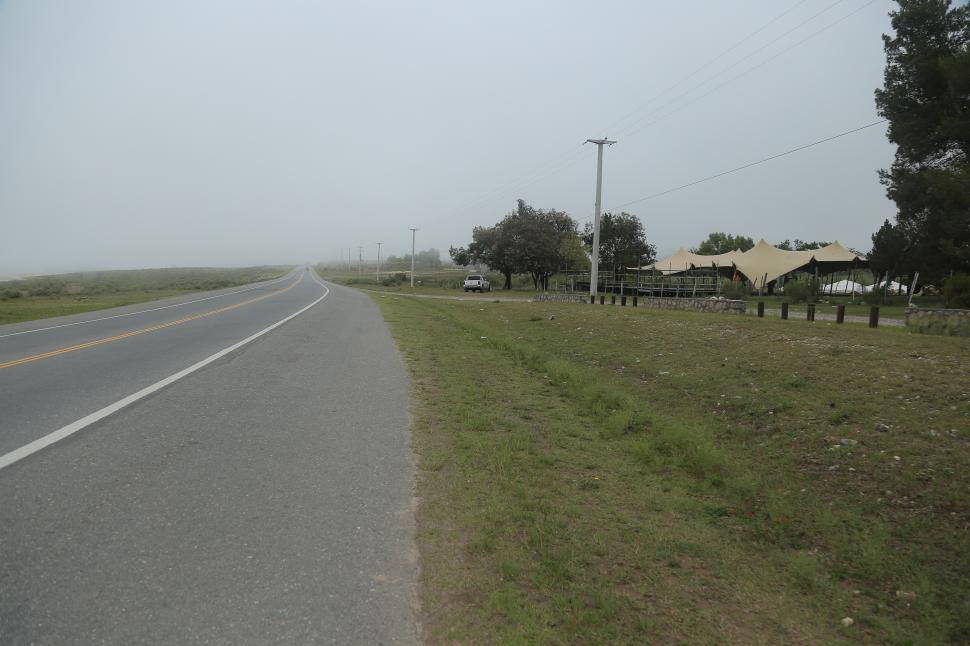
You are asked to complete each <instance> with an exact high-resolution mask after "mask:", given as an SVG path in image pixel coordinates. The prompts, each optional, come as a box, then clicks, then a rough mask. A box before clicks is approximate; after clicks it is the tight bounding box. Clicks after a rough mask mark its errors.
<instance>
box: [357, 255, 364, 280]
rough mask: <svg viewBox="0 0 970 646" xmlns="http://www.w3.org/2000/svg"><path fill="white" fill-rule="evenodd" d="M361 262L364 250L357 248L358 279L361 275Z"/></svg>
mask: <svg viewBox="0 0 970 646" xmlns="http://www.w3.org/2000/svg"><path fill="white" fill-rule="evenodd" d="M363 260H364V248H363V247H357V277H358V278H360V277H361V276H362V275H363V273H362V270H361V264H362V263H363Z"/></svg>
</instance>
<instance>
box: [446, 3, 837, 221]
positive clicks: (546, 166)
mask: <svg viewBox="0 0 970 646" xmlns="http://www.w3.org/2000/svg"><path fill="white" fill-rule="evenodd" d="M843 1H844V0H836V2H834V3H833V4H831V5H829V6H827V7H826V8H825V9H822V10H821V11H819V12H818V13H815V14H813V15H812V16H811V17H809V18H808V19H806V20H803V21H802V22H800V23H798V24H797V25H795V27H793V28H792V29H789V30H788V31H786V32H785V33H784V34H782V35H781V36H779V37H777V38H775V39H774V40H771V41H770V42H769V43H768V44H767V45H764V46H762V47H760V48H758V49H756V50H755V51H754V52H751V53H750V54H748V55H747V56H745V57H744V58H742V59H740V60H739V61H737V62H736V63H735V64H734V65H732V66H730V67H728V68H725V69H723V70H721V71H720V72H718V73H717V74H715V75H714V76H712V77H710V78H708V79H707V80H705V81H703V82H702V83H700V84H699V85H696V86H694V87H693V88H691V89H690V90H688V91H687V92H686V93H684V94H681V95H680V96H678V97H677V98H675V99H674V100H673V101H676V100H678V99H680V98H682V97H683V96H686V95H687V94H690V93H691V92H693V91H694V90H696V89H697V88H698V87H700V86H702V85H704V84H705V83H709V82H710V81H712V80H714V79H715V78H717V77H718V76H720V75H721V74H723V73H724V72H726V71H728V70H730V69H732V68H733V67H734V66H736V65H737V64H739V63H741V62H743V61H744V60H747V59H748V58H750V57H751V56H752V55H754V54H757V53H758V52H760V51H762V50H763V49H764V48H765V47H768V46H770V45H771V44H773V43H775V42H777V41H778V40H780V39H781V38H783V37H785V36H787V35H788V34H790V33H792V32H793V31H795V30H797V29H798V28H799V27H801V26H803V25H805V24H806V23H808V22H811V21H812V20H814V19H815V18H817V17H818V16H820V15H822V14H823V13H825V12H826V11H828V10H829V9H831V8H832V7H834V6H835V5H837V4H839V3H841V2H843ZM806 2H808V0H799V1H798V2H796V3H795V4H793V5H792V6H790V7H789V8H788V9H786V10H784V11H783V12H781V13H780V14H778V15H776V16H775V17H774V18H772V19H771V20H769V21H768V22H766V23H764V24H763V25H761V26H760V27H758V28H757V29H755V30H754V31H752V32H750V33H749V34H748V35H746V36H745V37H743V38H741V39H740V40H738V41H736V42H735V43H734V44H733V45H731V46H730V47H728V48H727V49H725V50H723V51H721V52H720V53H719V54H718V55H717V56H715V57H713V58H711V59H710V60H708V61H707V62H705V63H703V64H702V65H700V66H699V67H697V68H696V69H695V70H694V71H692V72H691V73H689V74H687V75H686V76H684V77H683V78H681V79H680V80H679V81H677V82H676V83H674V84H673V85H671V86H669V87H668V88H666V89H664V90H662V91H661V92H659V93H658V94H656V95H654V96H653V97H652V98H651V99H649V100H648V101H647V102H646V103H643V104H641V105H640V107H638V108H637V109H636V110H633V111H632V112H630V113H628V114H626V115H624V116H622V117H620V118H619V119H616V120H614V121H613V122H612V123H611V124H610V125H609V126H607V128H604V129H600V130H599V132H607V131H609V130H610V129H612V128H613V127H615V126H617V125H619V124H621V123H623V122H624V121H626V120H627V119H629V118H630V117H631V116H634V115H636V114H637V113H639V112H641V111H642V110H644V109H645V108H646V107H647V106H649V105H650V104H652V103H653V102H654V101H656V100H657V99H659V98H660V97H662V96H664V95H665V94H666V93H668V92H670V91H671V90H674V89H676V88H678V87H680V86H681V85H683V84H684V83H685V82H687V81H688V80H690V79H691V78H693V77H694V76H696V75H697V74H699V73H700V72H702V71H704V70H705V69H707V68H709V67H710V66H711V65H713V64H715V63H717V62H718V61H719V60H722V59H723V57H724V56H725V55H727V54H729V53H731V52H732V51H734V50H735V49H737V48H738V47H740V46H741V45H743V44H744V43H745V42H747V41H748V40H750V39H751V38H753V37H754V36H756V35H758V34H759V33H761V32H763V31H764V30H765V29H767V28H768V27H770V26H771V25H773V24H775V23H776V22H778V21H779V20H781V19H782V18H784V17H785V16H787V15H788V14H790V13H791V12H792V11H794V10H795V9H797V8H798V7H800V6H802V5H803V4H805V3H806ZM671 103H672V102H668V103H667V104H666V105H670V104H671ZM666 105H665V106H661V107H660V108H658V109H657V110H653V111H651V112H656V111H659V110H662V109H663V108H664V107H666ZM649 114H650V113H648V114H647V115H645V116H649ZM641 121H642V119H637V120H635V121H633V122H632V123H630V124H628V126H626V127H630V126H633V125H636V124H638V123H640V122H641ZM648 125H649V124H648ZM580 152H584V151H583V150H582V146H580V147H578V148H572V149H570V150H569V151H565V152H563V153H562V154H560V155H557V156H556V157H555V158H553V159H551V160H550V161H549V162H547V163H542V164H539V165H538V166H535V167H533V169H532V170H531V171H527V173H526V174H525V175H522V176H519V178H517V179H513V180H512V181H510V182H505V183H503V184H502V185H500V186H499V187H497V188H495V189H492V190H490V191H487V192H485V193H483V194H480V195H479V197H476V198H472V199H471V200H467V201H464V202H462V203H461V204H459V205H458V206H457V207H456V210H460V209H464V208H470V207H473V206H477V205H479V204H481V203H482V202H484V201H486V200H488V199H489V198H492V197H495V196H497V195H500V194H502V193H506V192H509V191H512V190H521V189H522V188H524V187H526V186H531V185H532V184H534V183H536V182H538V181H540V180H541V179H545V178H546V177H548V176H550V175H554V174H556V173H558V172H560V171H562V170H564V169H566V168H568V167H570V166H573V165H575V164H577V163H578V162H580V161H582V159H583V158H584V157H585V155H583V154H579V155H578V156H577V153H580Z"/></svg>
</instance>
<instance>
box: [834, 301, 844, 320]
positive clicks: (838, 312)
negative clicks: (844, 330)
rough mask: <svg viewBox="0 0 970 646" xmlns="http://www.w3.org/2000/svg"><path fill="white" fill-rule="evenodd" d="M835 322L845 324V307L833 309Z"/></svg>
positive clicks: (840, 306)
mask: <svg viewBox="0 0 970 646" xmlns="http://www.w3.org/2000/svg"><path fill="white" fill-rule="evenodd" d="M835 322H836V323H845V305H839V306H838V307H837V308H835Z"/></svg>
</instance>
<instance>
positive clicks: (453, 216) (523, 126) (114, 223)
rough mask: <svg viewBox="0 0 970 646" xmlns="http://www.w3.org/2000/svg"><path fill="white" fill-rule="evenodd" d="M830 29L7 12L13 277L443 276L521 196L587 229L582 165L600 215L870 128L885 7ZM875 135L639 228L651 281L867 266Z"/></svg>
mask: <svg viewBox="0 0 970 646" xmlns="http://www.w3.org/2000/svg"><path fill="white" fill-rule="evenodd" d="M834 2H835V0H802V1H801V2H797V0H785V1H784V2H777V1H770V0H742V1H741V2H738V1H737V0H717V1H711V2H704V3H671V2H666V3H657V2H637V1H633V0H629V1H625V2H622V1H609V0H607V1H598V2H585V3H580V2H561V1H552V0H549V1H547V2H529V1H518V0H517V1H515V2H494V1H482V2H460V1H456V0H442V1H440V2H427V1H423V0H409V1H408V2H339V3H338V2H325V1H318V2H308V1H307V2H299V1H296V0H286V1H284V0H280V1H274V2H251V1H245V0H204V1H203V0H192V1H178V0H166V1H165V2H157V1H151V2H150V1H136V0H114V1H107V0H106V1H97V0H91V1H87V2H76V1H74V0H63V1H52V0H6V1H4V0H0V273H3V272H5V273H12V272H23V273H29V272H45V271H68V270H74V269H95V268H127V267H165V266H170V265H179V266H187V265H249V264H261V263H297V262H303V261H317V260H321V259H336V258H338V257H339V256H340V255H341V253H344V254H346V249H347V248H348V247H351V248H353V254H354V256H355V257H356V254H357V247H358V246H359V245H363V246H364V258H365V260H367V259H373V258H374V257H375V256H376V246H375V245H374V244H373V243H374V242H377V241H382V242H384V243H385V245H384V250H383V253H384V254H385V255H386V254H402V253H404V252H408V251H410V242H411V237H410V231H408V227H411V226H416V227H420V229H421V230H420V231H419V232H418V248H419V249H424V248H428V247H432V246H433V247H437V248H439V249H441V250H442V252H443V255H445V256H446V255H447V254H446V250H447V248H448V246H449V245H459V244H466V243H467V242H468V241H469V240H470V237H471V229H472V227H473V226H475V225H477V224H492V223H494V222H496V221H498V220H499V219H501V217H502V216H503V215H504V214H505V213H507V212H508V211H509V210H510V209H511V208H512V207H513V204H514V201H515V199H516V198H519V197H521V198H523V199H525V200H527V201H528V202H529V203H531V204H533V205H534V206H536V207H540V208H553V207H554V208H558V209H563V210H566V211H567V212H569V213H570V214H571V215H572V216H573V217H574V218H575V219H577V220H578V221H579V222H580V223H581V224H582V223H583V222H585V221H587V220H590V219H591V218H592V211H593V201H594V189H595V149H594V148H593V147H592V146H589V145H587V146H582V142H583V141H584V140H585V139H587V138H591V137H602V136H609V137H611V138H614V139H618V140H619V142H618V143H617V145H615V146H613V147H612V148H610V149H608V150H607V151H606V153H605V165H604V198H603V204H604V208H606V209H609V208H610V207H611V206H612V205H616V204H621V203H624V202H628V201H630V200H634V199H637V198H640V197H643V196H646V195H651V194H654V193H657V192H660V191H663V190H666V189H669V188H672V187H674V186H678V185H680V184H684V183H687V182H690V181H693V180H696V179H699V178H701V177H704V176H707V175H711V174H714V173H718V172H721V171H723V170H727V169H729V168H732V167H735V166H738V165H741V164H744V163H747V162H751V161H755V160H757V159H760V158H763V157H766V156H769V155H772V154H775V153H779V152H782V151H785V150H788V149H790V148H794V147H796V146H800V145H803V144H806V143H810V142H812V141H816V140H818V139H822V138H824V137H827V136H830V135H833V134H836V133H839V132H842V131H845V130H849V129H851V128H855V127H858V126H861V125H865V124H867V123H870V122H872V121H875V120H877V119H878V116H877V115H876V111H875V106H874V103H873V90H874V89H875V88H876V87H878V86H880V85H881V82H882V69H883V66H884V62H885V59H884V54H883V51H882V41H881V38H880V35H881V34H882V33H888V32H889V30H890V25H889V19H888V17H887V12H888V11H889V10H890V9H892V8H893V7H894V6H895V5H894V4H893V3H891V2H889V1H888V0H875V1H873V2H869V0H842V1H840V2H835V6H832V5H833V3H834ZM796 5H797V6H796ZM793 6H794V7H795V8H794V9H793V10H792V11H790V13H788V14H787V15H785V16H784V17H782V18H780V19H779V20H777V21H776V22H775V23H773V24H771V25H770V26H768V27H766V28H765V29H764V30H763V31H761V32H760V33H758V34H756V35H754V36H752V37H751V38H749V39H748V40H746V41H744V42H743V43H741V44H740V45H738V46H737V47H735V48H734V49H733V50H730V51H728V52H727V53H724V52H725V50H728V49H729V48H731V47H732V46H733V45H735V44H736V43H738V41H740V40H741V39H742V38H744V37H745V36H747V35H748V34H750V33H751V32H753V31H754V30H756V29H758V28H759V27H762V26H763V25H765V23H767V22H768V21H770V20H771V19H773V18H775V17H776V16H778V15H779V14H781V13H782V12H783V11H785V10H786V9H789V8H791V7H793ZM826 8H828V10H827V11H824V13H822V14H821V15H820V16H818V17H817V18H815V19H814V20H812V21H811V22H809V23H807V24H805V25H804V26H802V27H800V28H799V29H797V30H795V31H793V32H792V33H791V34H788V35H787V36H784V37H782V38H780V39H779V40H778V41H777V42H776V43H774V44H773V45H770V46H768V47H767V48H765V49H764V50H762V51H760V52H757V53H754V54H751V53H752V52H755V51H756V50H758V49H759V48H761V47H762V46H764V45H765V44H766V43H769V42H770V41H772V40H774V39H776V38H779V37H780V36H782V34H784V33H785V32H786V31H788V30H789V29H791V28H793V27H795V26H796V25H798V24H799V23H800V22H802V21H804V20H806V19H808V18H810V17H811V16H813V15H814V14H816V13H819V12H822V11H823V10H825V9H826ZM860 8H861V9H860ZM857 9H860V10H859V11H858V12H857V13H855V14H854V15H851V16H849V17H847V18H844V20H842V21H841V22H838V23H837V24H835V25H834V26H832V27H831V28H829V29H828V30H826V31H824V32H822V33H820V34H818V35H817V36H814V37H812V38H810V39H809V40H807V41H806V42H804V43H802V44H800V45H797V46H794V47H793V48H792V49H791V50H790V51H788V52H786V53H783V54H781V55H779V56H777V57H776V58H774V59H773V60H770V61H768V62H765V61H766V60H767V59H769V58H771V57H772V56H775V55H776V54H778V53H779V52H781V51H782V50H784V49H786V48H789V47H792V46H793V45H796V44H797V43H798V42H799V41H800V40H802V39H804V38H806V37H808V36H810V35H811V34H812V33H813V32H816V31H818V30H819V29H822V28H823V27H825V26H827V25H830V24H832V23H836V21H839V20H840V19H842V18H843V17H845V16H847V15H848V14H850V13H852V12H853V11H856V10H857ZM749 55H750V56H749ZM746 56H749V57H748V58H746V59H745V60H743V61H741V62H738V61H739V60H741V59H744V57H746ZM711 61H713V62H711ZM708 63H710V64H709V65H708V66H707V67H704V68H702V69H701V71H700V72H697V73H696V74H694V75H693V76H689V75H690V74H691V73H692V72H694V71H695V70H697V69H698V68H701V67H702V66H703V65H705V64H708ZM759 65H760V67H757V66H759ZM732 66H733V67H732ZM755 67H757V69H753V70H752V71H750V72H747V73H745V72H746V71H747V70H749V69H751V68H755ZM725 68H730V69H729V70H727V71H723V70H725ZM722 71H723V72H722ZM739 74H742V75H741V76H740V77H739V78H736V79H734V80H731V79H732V78H733V77H736V76H738V75H739ZM708 79H712V80H710V81H707V80H708ZM705 81H707V82H705ZM678 83H679V85H677V86H676V88H675V89H673V90H671V91H669V92H667V93H666V94H661V95H660V98H657V99H656V100H654V101H653V102H652V103H651V102H650V101H651V99H654V97H656V96H657V95H658V94H659V93H661V92H662V91H664V90H665V89H667V88H669V87H670V86H673V85H675V84H678ZM722 83H725V84H724V85H723V87H720V88H718V89H716V90H714V91H713V92H711V90H712V89H713V88H715V87H716V86H718V85H719V84H722ZM685 93H687V94H686V95H685ZM705 93H709V94H707V96H702V95H704V94H705ZM628 115H629V116H628ZM626 116H628V118H626V119H625V120H624V119H622V118H623V117H626ZM618 120H620V121H619V123H617V121H618ZM885 131H886V127H885V125H881V126H877V127H874V128H870V129H868V130H866V131H863V132H860V133H857V134H853V135H849V136H847V137H843V138H841V139H839V140H836V141H833V142H830V143H827V144H823V145H820V146H816V147H815V148H812V149H810V150H806V151H803V152H800V153H796V154H794V155H790V156H787V157H784V158H782V159H779V160H776V161H773V162H771V163H769V164H765V165H762V166H758V167H755V168H751V169H748V170H745V171H742V172H740V173H737V174H734V175H730V176H727V177H724V178H721V179H718V180H714V181H711V182H708V183H705V184H701V185H698V186H696V187H693V188H690V189H687V190H684V191H680V192H676V193H672V194H670V195H666V196H663V197H660V198H657V199H653V200H649V201H646V202H642V203H639V204H635V205H632V206H630V207H626V208H625V209H624V210H627V211H629V212H631V213H634V214H636V215H638V216H639V217H640V218H641V219H642V221H643V223H644V225H645V228H646V231H647V236H648V238H649V240H650V241H651V242H653V243H655V244H656V246H657V251H658V253H659V254H660V255H661V256H662V255H665V254H668V253H672V252H673V251H675V250H676V249H677V247H679V246H684V247H689V246H693V245H696V244H697V243H698V242H700V240H701V239H703V238H704V237H705V236H706V234H707V233H708V232H710V231H713V230H725V231H728V232H733V233H741V234H745V235H749V236H752V237H753V238H755V240H757V239H758V238H761V237H764V238H765V239H767V240H768V241H769V242H778V241H780V240H782V239H785V238H802V239H806V240H816V239H819V240H833V239H838V240H839V241H841V242H842V243H843V244H846V245H849V246H853V247H856V248H858V249H861V250H863V251H865V250H868V249H869V246H870V239H869V236H870V235H871V233H872V232H873V231H875V230H876V229H877V228H878V227H879V225H880V224H881V223H882V221H883V220H884V219H886V218H891V217H892V215H893V213H894V212H895V208H894V206H893V204H892V203H891V202H890V201H888V200H887V199H886V197H885V191H884V188H883V187H882V186H881V185H880V184H879V181H878V177H877V175H876V170H877V169H879V168H885V167H888V166H889V165H890V164H891V162H892V154H893V150H894V149H893V147H892V146H891V145H890V144H889V143H888V142H887V141H886V138H885ZM342 250H343V251H342Z"/></svg>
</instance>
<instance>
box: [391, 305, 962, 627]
mask: <svg viewBox="0 0 970 646" xmlns="http://www.w3.org/2000/svg"><path fill="white" fill-rule="evenodd" d="M373 298H374V299H375V300H376V301H377V302H378V303H379V304H380V306H381V307H382V309H383V311H384V314H385V317H386V319H387V321H388V323H389V325H390V327H391V330H392V332H393V334H394V335H395V337H396V339H397V341H398V343H399V345H400V347H401V349H402V351H403V352H404V354H405V356H406V358H407V362H408V365H409V366H410V369H411V371H412V374H413V400H414V405H413V413H414V426H413V444H414V448H415V450H416V452H417V454H418V456H419V481H418V496H419V498H420V500H421V505H420V510H419V524H418V540H419V549H420V553H421V564H422V570H421V571H422V574H421V581H420V585H421V598H422V608H423V611H424V617H423V621H424V625H425V628H426V630H427V632H428V636H429V637H430V638H431V640H432V641H435V642H472V643H492V642H498V643H576V642H580V643H613V642H623V643H710V644H713V643H721V642H727V643H739V644H741V643H744V644H747V643H806V644H808V643H812V644H814V643H840V642H868V643H899V644H907V643H946V642H965V641H966V640H968V639H970V560H968V559H967V557H966V555H967V554H968V553H970V539H968V535H970V534H968V524H970V497H968V494H970V468H968V467H970V444H968V440H970V392H968V386H967V384H968V383H970V345H968V344H967V342H966V340H962V339H953V338H944V337H926V336H917V335H912V334H909V333H907V332H905V331H903V330H891V329H885V330H884V329H878V330H869V329H867V328H862V327H856V326H853V327H846V326H835V325H825V324H821V325H820V324H818V323H816V324H809V323H803V322H797V321H788V322H782V321H772V320H758V319H751V318H747V317H731V316H720V315H705V314H698V313H690V312H661V311H647V310H633V309H632V308H623V309H621V308H619V307H600V306H583V305H554V304H539V303H536V304H530V303H522V304H519V303H478V302H454V301H440V300H428V299H413V298H403V297H400V296H396V295H394V294H374V295H373ZM550 316H552V317H554V318H551V319H550ZM483 337H484V338H483ZM881 425H886V426H887V427H888V429H889V430H888V431H883V430H881V429H883V428H884V427H883V426H881ZM843 440H844V441H843ZM897 456H898V459H897ZM897 592H900V593H901V594H899V595H898V594H897ZM911 595H915V596H911ZM846 616H850V617H852V618H853V619H854V620H855V624H854V625H853V626H852V627H851V628H844V627H842V626H841V624H840V620H841V619H842V618H843V617H846Z"/></svg>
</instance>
